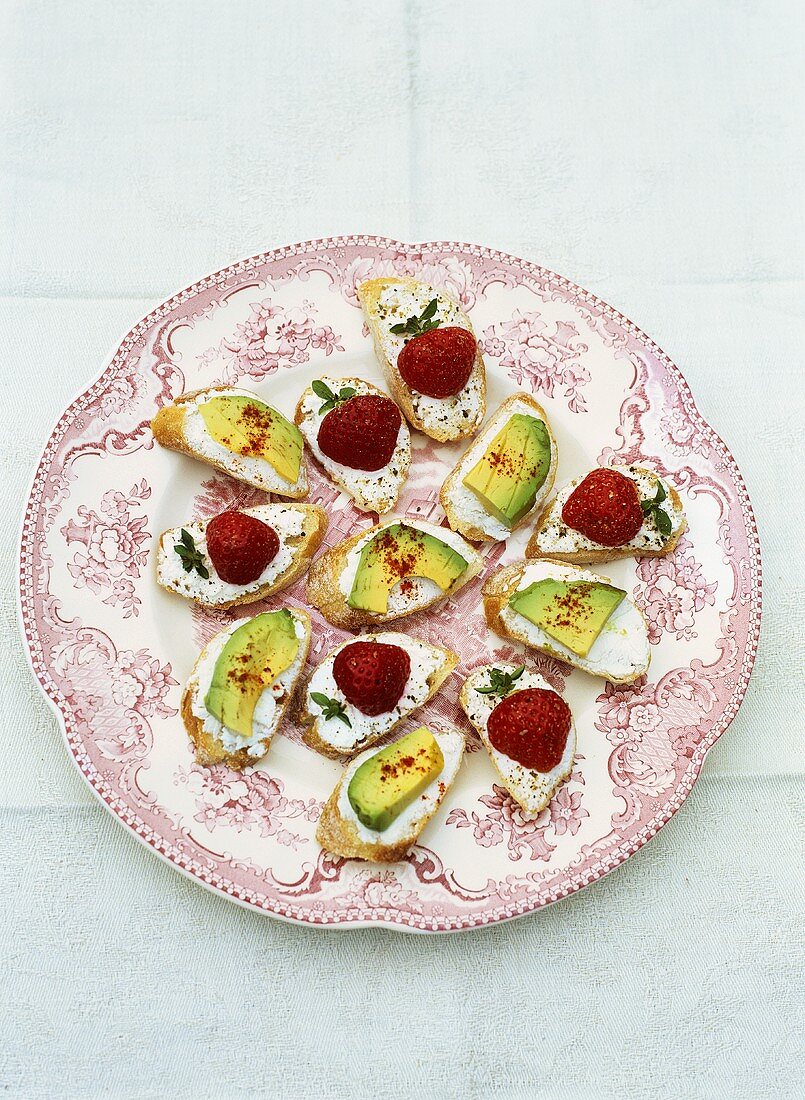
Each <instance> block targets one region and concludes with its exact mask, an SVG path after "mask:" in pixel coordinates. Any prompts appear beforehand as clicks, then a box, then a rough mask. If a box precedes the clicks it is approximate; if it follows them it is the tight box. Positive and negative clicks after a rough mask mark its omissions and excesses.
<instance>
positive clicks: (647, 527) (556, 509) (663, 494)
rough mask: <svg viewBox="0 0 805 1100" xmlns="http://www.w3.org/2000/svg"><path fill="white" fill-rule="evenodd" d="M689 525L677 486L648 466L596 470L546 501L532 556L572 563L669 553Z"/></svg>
mask: <svg viewBox="0 0 805 1100" xmlns="http://www.w3.org/2000/svg"><path fill="white" fill-rule="evenodd" d="M686 526H687V523H686V520H685V513H684V511H683V510H682V501H681V500H680V499H679V494H678V493H677V491H676V489H674V487H673V485H671V483H670V482H669V481H667V480H666V479H665V478H662V477H660V475H659V474H657V473H655V472H654V471H653V470H649V469H647V468H646V467H644V466H615V467H611V468H610V467H597V468H596V469H594V470H591V471H590V473H589V474H587V475H586V477H583V478H575V479H574V480H573V481H569V482H568V483H567V485H564V486H563V487H562V488H561V489H560V490H559V492H558V493H557V494H556V495H555V496H554V498H553V499H552V500H551V501H550V502H549V503H548V505H547V506H546V508H545V510H544V511H543V513H542V515H541V516H540V519H539V522H538V523H537V526H536V528H535V530H534V533H533V535H532V536H531V538H530V540H529V543H528V546H527V548H526V556H527V557H529V558H553V559H554V560H556V561H564V562H568V563H570V564H573V563H576V564H581V563H594V562H605V561H614V560H615V559H616V558H628V557H633V556H640V557H660V556H662V555H663V554H670V553H671V551H672V550H673V549H674V547H675V546H676V544H677V543H678V542H679V540H680V538H681V537H682V534H683V532H684V530H685V528H686Z"/></svg>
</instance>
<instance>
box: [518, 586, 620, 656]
mask: <svg viewBox="0 0 805 1100" xmlns="http://www.w3.org/2000/svg"><path fill="white" fill-rule="evenodd" d="M625 598H626V593H625V592H624V591H623V590H622V589H620V588H615V587H614V586H613V585H611V584H605V583H604V582H603V581H584V580H581V581H560V580H555V579H554V578H553V577H548V578H546V579H545V580H541V581H535V582H534V583H533V584H530V585H529V586H528V588H524V589H523V591H522V592H515V593H514V595H513V596H511V597H510V598H509V607H511V608H513V610H515V611H516V612H517V613H518V614H520V615H523V616H524V617H525V618H526V619H528V621H529V622H531V623H533V624H534V626H538V627H539V628H540V630H544V631H545V633H546V634H547V635H548V636H549V637H551V638H553V639H554V641H557V642H561V643H562V645H564V646H567V648H568V649H569V650H570V651H571V653H575V654H576V656H577V657H586V656H587V654H588V653H589V652H590V649H591V648H592V645H593V643H594V642H595V640H596V638H597V637H598V635H599V634H600V633H601V631H602V630H603V629H604V626H605V625H606V623H607V620H608V619H609V617H610V616H611V615H612V613H613V611H615V609H616V608H617V607H619V606H620V604H621V603H622V601H623V600H624V599H625Z"/></svg>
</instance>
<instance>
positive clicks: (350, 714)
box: [307, 630, 444, 752]
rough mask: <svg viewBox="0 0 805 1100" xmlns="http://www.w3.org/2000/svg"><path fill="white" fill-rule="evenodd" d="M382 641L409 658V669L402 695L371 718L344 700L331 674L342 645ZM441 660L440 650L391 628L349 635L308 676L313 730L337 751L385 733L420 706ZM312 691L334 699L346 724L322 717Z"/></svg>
mask: <svg viewBox="0 0 805 1100" xmlns="http://www.w3.org/2000/svg"><path fill="white" fill-rule="evenodd" d="M355 641H359V642H369V641H373V642H383V643H385V644H386V645H396V646H399V647H400V648H401V649H404V650H405V652H406V653H407V654H408V656H409V657H410V659H411V672H410V674H409V676H408V682H407V683H406V685H405V690H404V691H403V694H402V698H401V699H400V701H399V702H398V703H397V705H396V706H395V708H394V709H393V710H391V711H387V712H386V713H384V714H377V715H375V716H374V717H371V716H370V715H368V714H364V713H363V712H362V711H360V710H358V708H357V707H354V706H353V705H352V704H351V703H349V702H347V700H346V698H345V697H344V695H343V694H342V693H341V691H340V690H339V688H338V685H337V684H336V682H335V677H334V676H333V662H334V661H335V658H336V656H337V654H338V653H340V652H341V650H342V649H344V647H345V646H348V645H351V644H352V643H353V642H355ZM443 662H444V653H443V651H442V650H439V649H436V648H435V647H434V646H431V645H428V644H427V643H426V642H420V641H419V639H418V638H410V637H409V636H408V635H407V634H400V633H397V632H395V631H392V630H387V631H383V632H381V633H378V634H361V635H360V637H359V638H351V639H349V640H348V641H346V642H343V643H342V644H341V645H340V646H337V647H336V648H335V649H334V650H333V651H332V653H330V654H328V656H327V657H326V658H325V659H324V660H323V661H322V663H321V664H320V665H319V667H318V668H317V669H316V671H315V672H314V673H313V675H312V677H311V678H310V683H309V685H308V689H307V696H308V697H307V709H308V710H309V711H310V713H311V714H314V715H317V716H318V720H317V732H318V734H319V737H321V739H322V741H326V742H327V744H328V745H330V746H332V748H334V749H337V750H338V751H339V752H352V751H353V750H354V749H357V748H359V747H361V746H362V745H363V744H364V743H365V742H366V741H369V740H374V739H375V738H377V737H380V736H381V734H383V733H385V732H386V730H388V729H389V727H390V726H392V725H393V724H394V723H395V722H398V721H399V720H400V719H401V718H404V717H405V716H406V715H408V714H410V713H411V712H412V711H414V710H416V709H417V707H421V706H422V704H423V703H424V702H425V700H426V699H427V698H428V695H429V694H430V687H429V683H428V681H429V680H430V678H431V676H433V674H434V673H435V672H436V670H437V669H439V668H441V666H442V664H443ZM314 691H319V692H322V694H324V695H326V696H327V698H328V699H337V700H338V701H339V702H340V703H341V704H342V705H343V706H344V710H345V712H346V717H347V718H348V719H349V721H350V725H349V726H348V725H347V724H346V722H343V721H342V720H341V719H340V718H324V717H323V715H322V713H321V707H319V706H318V704H317V703H314V702H313V700H312V699H311V697H310V696H311V693H312V692H314Z"/></svg>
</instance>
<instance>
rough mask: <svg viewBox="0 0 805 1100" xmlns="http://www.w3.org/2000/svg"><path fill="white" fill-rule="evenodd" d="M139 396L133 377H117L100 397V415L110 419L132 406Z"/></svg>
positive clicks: (103, 418) (104, 418)
mask: <svg viewBox="0 0 805 1100" xmlns="http://www.w3.org/2000/svg"><path fill="white" fill-rule="evenodd" d="M136 396H137V388H136V385H135V383H134V381H133V379H132V378H130V377H122V378H116V379H115V380H114V381H113V382H111V383H110V384H109V386H108V387H107V388H106V389H105V390H104V392H103V394H102V395H101V399H100V408H99V415H100V417H101V419H102V420H108V419H109V417H110V416H114V415H115V413H122V412H125V411H126V410H127V409H128V408H130V407H131V405H132V403H133V401H134V399H135V398H136Z"/></svg>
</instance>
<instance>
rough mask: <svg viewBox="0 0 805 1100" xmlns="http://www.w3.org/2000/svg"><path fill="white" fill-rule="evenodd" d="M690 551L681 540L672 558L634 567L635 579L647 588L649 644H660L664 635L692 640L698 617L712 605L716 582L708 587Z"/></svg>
mask: <svg viewBox="0 0 805 1100" xmlns="http://www.w3.org/2000/svg"><path fill="white" fill-rule="evenodd" d="M690 550H691V546H690V542H689V541H688V539H687V538H686V537H683V538H682V539H681V540H680V542H679V544H678V546H677V548H676V550H675V551H674V553H673V554H671V555H669V556H668V557H665V558H644V559H643V560H642V561H641V562H640V564H639V565H638V567H637V576H638V577H639V579H640V580H642V581H643V582H645V584H646V588H645V590H644V592H643V594H642V603H643V605H644V609H645V613H646V619H647V621H648V624H649V638H650V639H651V641H652V642H657V641H659V640H660V638H661V637H662V634H663V632H664V631H665V632H667V633H670V634H674V635H675V636H676V637H677V638H678V639H684V640H687V641H689V640H690V639H692V638H695V637H696V631H695V630H694V626H695V623H696V615H697V613H698V612H699V611H701V610H702V609H703V608H704V607H706V606H707V605H708V604H710V605H712V604H714V603H715V592H716V590H717V588H718V582H713V583H712V584H707V582H706V581H705V579H704V575H703V573H702V568H701V565H700V564H699V562H698V561H696V559H695V558H694V557H693V556H692V554H691V553H690Z"/></svg>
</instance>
